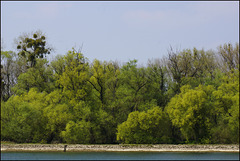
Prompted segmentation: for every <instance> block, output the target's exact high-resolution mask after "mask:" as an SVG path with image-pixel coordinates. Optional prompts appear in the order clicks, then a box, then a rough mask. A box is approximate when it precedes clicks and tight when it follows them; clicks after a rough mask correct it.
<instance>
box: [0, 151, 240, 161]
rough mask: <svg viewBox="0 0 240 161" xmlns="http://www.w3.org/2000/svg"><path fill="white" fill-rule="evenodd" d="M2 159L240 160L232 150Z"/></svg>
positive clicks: (7, 156) (11, 156)
mask: <svg viewBox="0 0 240 161" xmlns="http://www.w3.org/2000/svg"><path fill="white" fill-rule="evenodd" d="M1 160H239V153H230V152H204V153H202V152H201V153H200V152H195V153H194V152H1Z"/></svg>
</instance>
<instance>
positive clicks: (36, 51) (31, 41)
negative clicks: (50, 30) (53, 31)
mask: <svg viewBox="0 0 240 161" xmlns="http://www.w3.org/2000/svg"><path fill="white" fill-rule="evenodd" d="M45 39H46V37H45V36H44V35H42V33H41V32H35V33H34V34H33V38H29V37H28V36H20V37H19V41H18V42H17V49H18V50H19V53H18V54H19V55H20V56H22V57H26V58H27V61H28V62H30V67H34V66H35V65H36V59H37V58H43V57H44V55H46V54H50V51H51V48H47V47H46V41H45Z"/></svg>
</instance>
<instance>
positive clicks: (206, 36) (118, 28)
mask: <svg viewBox="0 0 240 161" xmlns="http://www.w3.org/2000/svg"><path fill="white" fill-rule="evenodd" d="M37 30H41V31H42V32H43V33H44V34H45V35H46V37H47V43H48V44H49V45H50V46H52V47H53V48H54V52H53V53H51V57H52V58H54V57H55V56H56V55H58V54H61V55H64V54H66V53H67V52H68V51H69V50H71V49H72V48H73V47H74V48H75V49H76V50H78V49H81V52H82V53H83V55H84V56H85V57H87V58H88V59H89V61H91V62H92V61H93V60H94V59H98V60H101V61H105V60H106V61H110V60H112V61H119V62H122V63H124V62H128V61H129V60H133V59H137V60H138V63H140V64H146V63H147V61H148V59H155V58H162V57H163V56H166V55H167V52H168V50H169V49H170V46H172V47H173V48H174V49H176V50H183V49H193V48H194V47H196V48H197V49H204V50H209V49H214V50H215V49H217V47H218V46H219V45H222V44H224V43H232V44H235V43H239V2H238V1H188V2H187V1H178V2H177V1H85V2H82V1H70V2H67V1H20V2H16V1H1V46H2V47H3V50H5V51H6V50H12V51H16V50H15V48H16V44H14V40H15V39H16V38H18V37H19V36H20V35H22V34H23V33H31V32H34V31H37Z"/></svg>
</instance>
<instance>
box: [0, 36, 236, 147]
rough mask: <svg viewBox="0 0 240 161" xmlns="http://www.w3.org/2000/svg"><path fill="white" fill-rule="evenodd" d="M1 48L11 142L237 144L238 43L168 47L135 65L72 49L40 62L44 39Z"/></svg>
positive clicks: (4, 117) (4, 127)
mask: <svg viewBox="0 0 240 161" xmlns="http://www.w3.org/2000/svg"><path fill="white" fill-rule="evenodd" d="M17 48H18V49H19V53H18V54H16V53H14V52H13V51H1V140H2V141H3V140H8V141H14V142H17V143H71V144H80V143H81V144H94V143H95V144H96V143H101V144H104V143H107V144H111V143H126V144H160V143H161V144H169V143H172V144H177V143H202V144H206V143H213V144H215V143H216V144H221V143H224V144H228V143H229V144H230V143H231V144H235V143H238V142H239V60H238V59H239V45H238V44H236V45H235V46H234V45H232V44H223V45H220V46H219V48H218V49H217V50H216V51H214V50H209V51H204V50H197V49H196V48H193V49H185V50H182V51H178V52H175V51H173V50H170V51H169V52H168V53H167V54H166V55H167V56H166V57H163V58H159V59H153V60H151V61H150V60H149V62H148V64H147V66H138V64H137V60H130V61H129V62H127V63H124V64H122V65H120V64H119V63H117V62H113V61H108V62H107V61H100V60H97V59H95V60H94V61H93V62H89V61H88V59H87V58H86V57H85V56H84V55H83V54H82V53H79V52H77V51H76V50H74V49H73V50H69V51H68V52H67V53H66V55H58V56H56V57H55V58H54V59H53V60H52V61H50V62H49V61H48V60H47V59H46V57H44V55H46V54H49V53H50V51H51V50H50V48H47V47H46V37H45V36H44V35H41V34H38V33H34V34H33V35H31V37H24V36H23V37H22V38H20V39H19V41H18V44H17Z"/></svg>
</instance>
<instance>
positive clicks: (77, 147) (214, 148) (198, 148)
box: [1, 144, 239, 152]
mask: <svg viewBox="0 0 240 161" xmlns="http://www.w3.org/2000/svg"><path fill="white" fill-rule="evenodd" d="M65 145H67V146H65ZM64 147H65V150H66V151H67V152H77V151H79V152H80V151H93V152H97V151H98V152H99V151H114V152H118V151H119V152H121V151H125V152H126V151H129V152H133V151H143V152H239V145H237V144H235V145H211V144H209V145H186V144H181V145H172V144H157V145H143V144H141V145H137V144H134V145H131V144H120V145H82V144H1V151H2V152H4V151H43V152H47V151H52V152H53V151H64Z"/></svg>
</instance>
